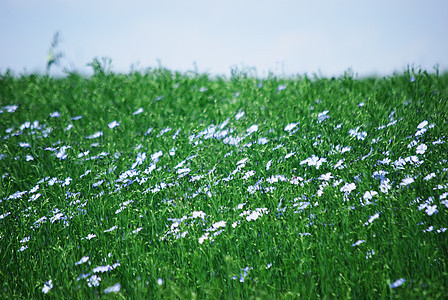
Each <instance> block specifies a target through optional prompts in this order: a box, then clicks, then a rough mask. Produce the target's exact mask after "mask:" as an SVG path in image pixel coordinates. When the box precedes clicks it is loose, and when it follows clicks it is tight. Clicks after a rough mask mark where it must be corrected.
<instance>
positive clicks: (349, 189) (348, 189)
mask: <svg viewBox="0 0 448 300" xmlns="http://www.w3.org/2000/svg"><path fill="white" fill-rule="evenodd" d="M354 189H356V184H354V183H346V184H345V185H344V186H343V187H341V189H340V191H341V192H343V193H345V194H350V193H351V192H352V191H353V190H354Z"/></svg>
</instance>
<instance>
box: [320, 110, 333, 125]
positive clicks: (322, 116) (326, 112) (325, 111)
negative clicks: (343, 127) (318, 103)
mask: <svg viewBox="0 0 448 300" xmlns="http://www.w3.org/2000/svg"><path fill="white" fill-rule="evenodd" d="M328 112H329V111H328V110H324V111H323V112H321V113H319V114H318V115H317V122H319V123H322V122H323V121H325V120H326V119H328V118H329V117H330V116H329V115H327V114H328Z"/></svg>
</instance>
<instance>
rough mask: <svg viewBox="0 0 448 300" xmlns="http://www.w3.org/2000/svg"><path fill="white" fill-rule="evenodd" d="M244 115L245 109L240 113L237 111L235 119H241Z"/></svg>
mask: <svg viewBox="0 0 448 300" xmlns="http://www.w3.org/2000/svg"><path fill="white" fill-rule="evenodd" d="M242 117H244V111H241V112H239V113H237V114H236V115H235V120H237V121H238V120H239V119H241V118H242Z"/></svg>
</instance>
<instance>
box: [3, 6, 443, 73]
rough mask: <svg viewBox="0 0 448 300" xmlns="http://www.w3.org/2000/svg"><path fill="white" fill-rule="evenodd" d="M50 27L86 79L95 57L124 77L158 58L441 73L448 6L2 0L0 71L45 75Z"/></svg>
mask: <svg viewBox="0 0 448 300" xmlns="http://www.w3.org/2000/svg"><path fill="white" fill-rule="evenodd" d="M56 31H59V32H60V33H61V41H60V43H59V47H58V49H59V50H60V51H62V52H63V53H64V55H65V57H64V60H63V65H64V66H65V67H67V68H68V69H69V70H71V71H75V70H76V71H78V72H81V73H87V74H89V72H90V71H91V68H89V67H87V66H86V65H87V64H88V63H89V62H91V61H92V59H93V58H95V57H99V58H101V57H109V58H111V59H112V70H113V71H115V72H124V73H127V72H129V71H130V70H131V66H132V65H133V66H134V68H135V69H138V70H144V69H145V68H147V67H156V66H158V64H159V61H160V63H161V65H162V66H164V67H167V68H169V69H172V70H177V71H188V70H194V69H195V65H196V66H197V69H198V71H200V72H207V73H210V74H213V75H216V74H225V75H228V74H229V73H230V70H231V69H232V68H233V67H235V66H237V67H239V68H240V69H241V68H242V67H254V68H255V69H256V71H257V74H258V75H259V76H264V75H266V74H267V73H268V72H269V71H271V72H274V73H276V74H279V75H282V74H283V75H293V74H304V73H308V74H314V73H315V74H320V75H323V76H334V75H341V74H343V72H344V71H346V70H347V69H348V68H351V69H352V70H353V71H354V72H355V73H358V74H359V75H360V76H365V75H370V74H373V73H375V74H378V75H388V74H392V73H393V72H394V71H398V72H401V71H403V70H404V69H405V68H406V66H407V65H411V66H412V65H413V66H415V67H422V68H424V69H426V70H428V71H432V70H433V67H434V66H435V65H436V64H438V65H439V66H440V69H441V70H448V55H447V53H448V1H446V0H425V1H421V0H420V1H416V0H407V1H402V0H396V1H395V0H374V1H372V0H370V1H363V0H328V1H323V0H313V1H310V0H307V1H301V0H296V1H292V0H290V1H287V0H284V1H283V0H275V1H274V0H273V1H262V0H257V1H252V0H249V1H245V0H222V1H221V0H220V1H213V0H206V1H195V0H190V1H181V0H159V1H152V0H148V1H143V0H142V1H133V0H126V1H123V0H121V1H118V0H66V1H64V0H42V1H39V0H1V1H0V39H1V40H0V73H4V72H5V71H6V70H7V69H8V68H10V69H12V70H13V71H14V73H15V74H29V73H33V72H41V73H43V72H45V66H46V59H47V53H48V50H49V48H50V44H51V40H52V38H53V34H54V33H55V32H56ZM56 69H57V68H55V69H54V70H53V71H52V72H53V73H54V74H55V73H57V72H56Z"/></svg>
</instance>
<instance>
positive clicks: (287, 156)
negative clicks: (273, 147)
mask: <svg viewBox="0 0 448 300" xmlns="http://www.w3.org/2000/svg"><path fill="white" fill-rule="evenodd" d="M294 154H296V153H295V152H291V153H288V154H286V155H285V159H288V158H290V157H291V156H293V155H294Z"/></svg>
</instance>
